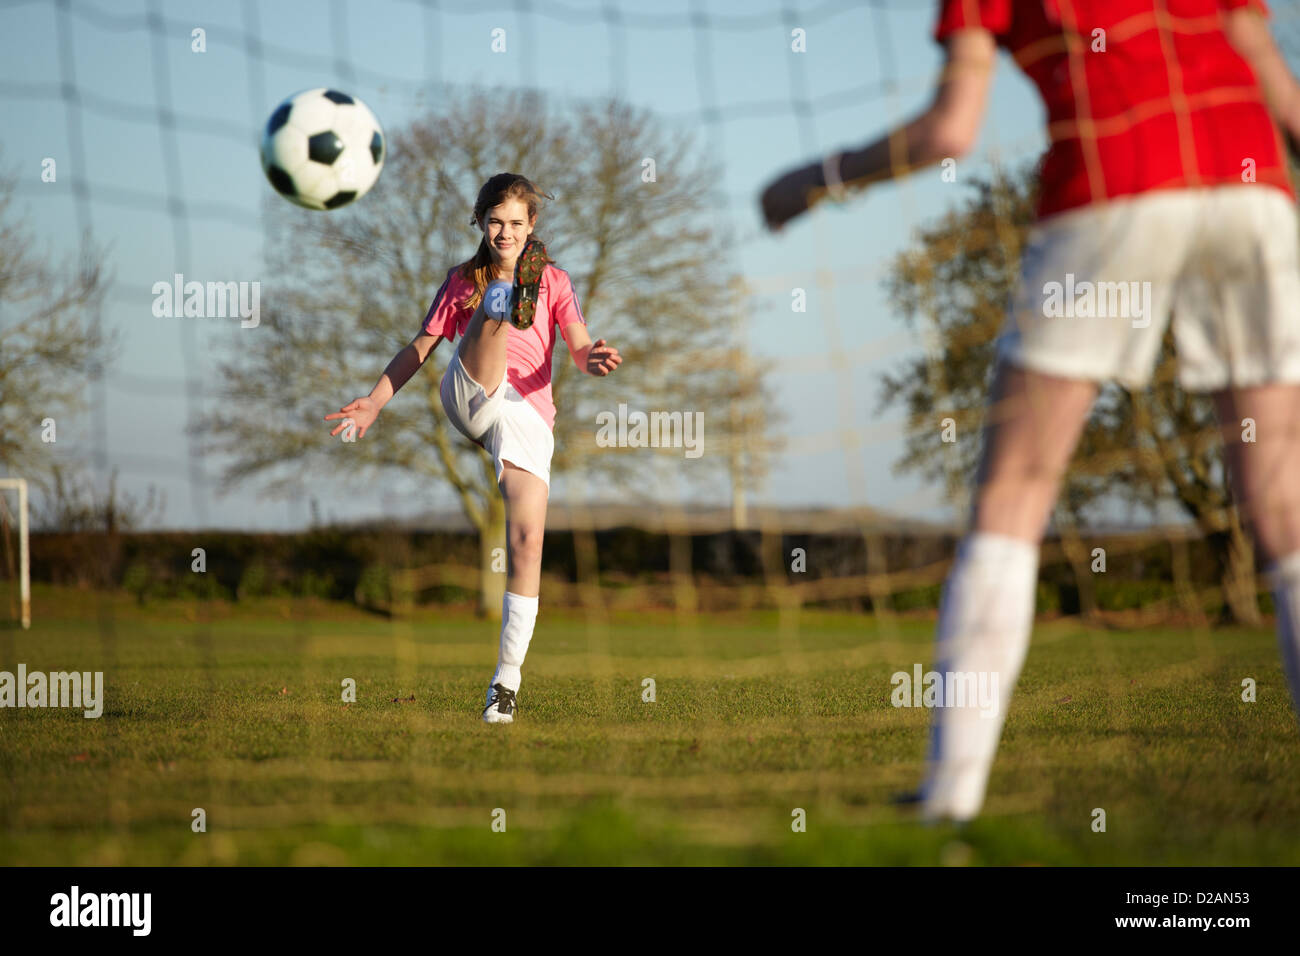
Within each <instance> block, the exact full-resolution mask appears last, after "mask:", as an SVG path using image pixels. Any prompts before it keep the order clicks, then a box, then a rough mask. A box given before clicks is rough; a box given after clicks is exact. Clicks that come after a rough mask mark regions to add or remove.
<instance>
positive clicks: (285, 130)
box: [262, 87, 387, 209]
mask: <svg viewBox="0 0 1300 956" xmlns="http://www.w3.org/2000/svg"><path fill="white" fill-rule="evenodd" d="M386 148H387V144H386V143H385V141H384V131H383V129H382V128H381V127H380V125H379V121H378V120H377V119H375V114H374V113H372V112H370V109H369V108H368V107H367V106H366V104H365V103H362V102H361V101H360V100H359V99H357V98H356V97H355V96H349V95H348V94H346V93H340V92H339V91H338V90H330V89H326V88H325V87H321V88H320V89H316V90H305V91H304V92H302V93H295V94H294V95H293V96H291V97H289V98H288V99H287V100H285V101H284V102H283V103H281V104H280V105H279V106H277V107H276V108H275V112H274V113H272V114H271V118H270V119H269V120H267V122H266V132H265V133H263V134H262V169H263V170H265V171H266V178H267V179H269V180H270V181H271V185H272V186H274V187H275V190H276V192H278V193H279V194H280V195H281V196H283V197H284V198H285V199H288V200H289V201H290V202H296V203H297V204H298V205H299V206H306V207H307V208H308V209H337V208H339V207H340V206H346V205H347V204H348V203H350V202H352V201H353V200H355V199H359V198H360V197H362V196H364V195H365V194H366V193H367V192H368V191H369V189H370V187H371V186H373V185H374V184H375V180H377V179H378V178H379V171H380V170H381V169H383V167H384V154H385V152H386Z"/></svg>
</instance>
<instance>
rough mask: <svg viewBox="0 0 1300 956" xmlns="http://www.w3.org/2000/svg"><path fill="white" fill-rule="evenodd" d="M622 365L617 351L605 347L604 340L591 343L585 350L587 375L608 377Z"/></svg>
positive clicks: (607, 346) (621, 358)
mask: <svg viewBox="0 0 1300 956" xmlns="http://www.w3.org/2000/svg"><path fill="white" fill-rule="evenodd" d="M622 364H623V356H621V355H619V354H618V349H616V348H614V346H612V345H606V344H605V340H604V339H597V340H596V341H594V342H592V343H591V348H590V349H588V350H587V374H588V375H608V374H609V373H610V372H612V371H614V369H616V368H618V367H619V366H620V365H622Z"/></svg>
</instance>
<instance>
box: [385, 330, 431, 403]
mask: <svg viewBox="0 0 1300 956" xmlns="http://www.w3.org/2000/svg"><path fill="white" fill-rule="evenodd" d="M441 341H442V336H441V335H430V334H429V333H427V332H421V333H420V334H419V335H417V336H416V337H415V338H413V339H411V341H410V342H408V343H407V344H406V345H404V346H403V347H402V350H401V351H400V352H398V353H397V354H396V355H394V356H393V360H392V361H391V362H389V363H388V367H387V368H385V369H384V374H383V375H381V376H379V381H378V382H376V383H375V387H374V388H372V389H371V390H370V398H371V399H372V400H374V402H375V403H376V404H377V405H378V408H377V409H376V411H378V409H379V408H383V407H384V406H385V405H387V404H388V401H389V399H391V398H392V397H393V396H394V395H396V394H397V392H398V391H399V390H400V389H401V387H402V386H403V385H405V384H406V383H407V382H409V381H410V380H411V376H412V375H414V374H415V373H416V372H418V371H419V370H420V366H422V365H423V364H424V363H425V361H426V360H428V358H429V356H430V355H432V354H433V351H434V349H436V348H437V347H438V344H439V343H440V342H441Z"/></svg>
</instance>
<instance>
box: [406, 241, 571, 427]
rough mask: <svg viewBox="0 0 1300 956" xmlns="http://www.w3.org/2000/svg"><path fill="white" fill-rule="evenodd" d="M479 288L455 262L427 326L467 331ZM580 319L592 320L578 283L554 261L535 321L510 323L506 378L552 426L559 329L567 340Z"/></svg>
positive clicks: (435, 330)
mask: <svg viewBox="0 0 1300 956" xmlns="http://www.w3.org/2000/svg"><path fill="white" fill-rule="evenodd" d="M473 293H474V283H473V282H472V281H471V280H469V279H465V278H462V276H461V274H460V266H455V267H453V268H452V269H451V270H450V271H449V272H448V273H447V278H446V280H444V281H443V283H442V288H440V289H439V290H438V294H437V295H435V296H434V297H433V305H431V306H429V312H428V314H427V315H426V316H425V317H424V331H425V332H426V333H428V334H429V335H441V336H442V337H443V338H445V339H446V340H447V341H449V342H451V341H454V340H455V338H456V336H458V335H463V334H464V332H465V329H466V328H467V327H468V326H469V320H470V319H471V318H473V317H474V311H473V310H472V309H467V308H466V307H465V302H466V300H468V299H469V297H470V296H471V295H473ZM575 322H577V323H581V324H582V325H586V324H587V320H586V319H584V318H583V317H582V309H580V308H579V307H578V293H577V292H575V291H574V289H573V282H572V280H570V278H569V274H568V273H567V272H565V271H564V270H563V269H560V268H557V267H556V266H553V265H548V266H547V267H546V270H545V271H544V272H543V273H542V282H541V286H540V288H539V289H538V292H537V314H536V316H535V318H534V319H533V324H532V325H530V326H529V327H528V328H527V329H523V330H520V329H516V328H515V327H514V326H512V325H509V323H507V327H508V331H509V338H507V339H506V382H507V383H509V384H510V385H513V386H514V388H515V391H517V392H518V393H519V394H520V395H522V396H523V398H524V399H525V400H526V401H527V402H528V404H530V405H532V406H533V408H535V409H537V411H538V414H540V415H541V416H542V418H543V420H545V422H546V424H547V425H548V426H549V427H550V428H552V429H553V428H555V401H554V399H553V398H552V397H551V355H552V354H553V351H554V349H555V330H556V328H559V330H560V334H561V335H563V336H564V337H565V341H566V342H567V341H568V335H569V333H568V332H566V331H565V329H566V328H568V327H569V326H570V325H573V324H574V323H575Z"/></svg>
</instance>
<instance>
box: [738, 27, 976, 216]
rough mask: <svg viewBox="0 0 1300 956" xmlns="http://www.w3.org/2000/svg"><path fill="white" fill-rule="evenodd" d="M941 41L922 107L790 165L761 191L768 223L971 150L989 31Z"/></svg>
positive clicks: (962, 32) (961, 32) (959, 33)
mask: <svg viewBox="0 0 1300 956" xmlns="http://www.w3.org/2000/svg"><path fill="white" fill-rule="evenodd" d="M946 48H947V61H946V62H945V64H944V69H943V77H942V79H941V80H940V82H939V89H938V90H937V91H936V93H935V96H934V101H933V102H932V103H931V104H930V106H929V108H928V109H927V110H926V111H925V112H924V113H922V114H920V115H919V116H917V117H916V118H915V119H913V120H912V121H911V122H909V123H906V124H904V125H903V126H900V127H898V128H896V129H893V130H891V131H890V132H888V133H886V134H885V135H884V136H882V137H880V138H879V139H876V140H873V141H871V142H869V143H867V144H866V145H865V146H863V147H862V148H861V149H856V150H849V151H848V152H845V153H842V154H839V155H838V156H837V155H835V154H832V155H831V156H829V157H827V158H826V159H824V160H820V159H819V160H817V161H816V162H813V163H810V164H808V165H807V166H802V167H800V168H799V169H795V170H792V171H791V172H788V173H786V174H785V175H784V176H782V177H780V178H779V179H777V180H775V181H774V182H772V183H771V184H770V185H769V186H768V187H767V188H766V189H765V190H764V191H763V196H762V200H761V201H762V206H763V218H764V220H765V221H766V222H767V226H768V228H769V229H780V228H781V227H782V226H784V225H785V224H786V223H787V222H789V221H790V220H791V219H793V218H795V217H796V216H798V215H800V214H801V213H803V212H805V211H807V210H808V209H809V208H811V207H812V206H813V205H814V204H816V203H817V202H819V201H820V200H822V199H824V198H826V197H827V196H828V195H830V196H832V197H834V196H836V195H838V194H839V193H840V192H841V191H842V189H843V187H858V188H860V187H863V186H866V185H868V184H870V183H873V182H878V181H880V180H885V179H894V178H898V177H901V176H905V175H907V174H908V173H911V172H913V171H915V170H917V169H920V168H922V167H924V166H929V165H932V164H933V163H937V162H939V161H940V160H943V159H949V158H952V159H956V158H959V157H961V156H965V155H966V154H967V153H969V152H970V151H971V149H972V148H973V147H974V145H975V139H976V136H977V135H978V133H979V128H980V124H981V122H983V119H984V108H985V105H986V104H987V102H988V91H989V85H990V82H991V80H992V77H993V67H994V65H995V63H996V56H997V44H996V42H995V40H994V38H993V34H992V33H990V32H989V31H988V30H983V29H968V30H958V31H957V32H956V33H954V34H953V35H952V36H951V37H949V38H948V41H947V44H946ZM828 177H829V181H828Z"/></svg>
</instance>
